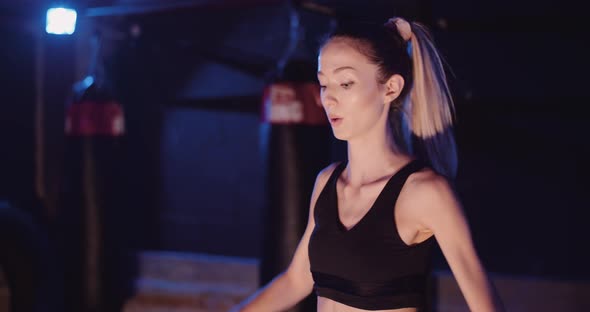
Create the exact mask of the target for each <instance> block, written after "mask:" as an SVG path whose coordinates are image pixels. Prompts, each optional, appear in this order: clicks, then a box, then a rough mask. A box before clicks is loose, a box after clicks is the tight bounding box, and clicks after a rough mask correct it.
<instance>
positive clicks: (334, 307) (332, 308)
mask: <svg viewBox="0 0 590 312" xmlns="http://www.w3.org/2000/svg"><path fill="white" fill-rule="evenodd" d="M417 311H418V309H416V308H402V309H392V310H370V311H369V310H363V309H359V308H355V307H351V306H347V305H345V304H342V303H339V302H336V301H334V300H332V299H328V298H324V297H318V311H317V312H417Z"/></svg>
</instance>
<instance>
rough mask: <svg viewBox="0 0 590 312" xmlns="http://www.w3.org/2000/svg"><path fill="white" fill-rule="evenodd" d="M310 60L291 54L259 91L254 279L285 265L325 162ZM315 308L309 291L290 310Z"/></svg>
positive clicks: (326, 143) (264, 279)
mask: <svg viewBox="0 0 590 312" xmlns="http://www.w3.org/2000/svg"><path fill="white" fill-rule="evenodd" d="M315 72H316V69H315V65H314V64H313V63H311V62H307V61H297V60H291V61H290V62H288V63H287V64H286V66H285V69H284V71H283V75H282V76H281V77H278V79H276V80H275V81H274V82H273V83H271V84H270V85H268V86H267V87H266V89H265V92H264V98H263V99H264V100H263V103H264V105H263V110H262V120H263V123H262V125H261V130H262V131H261V134H262V141H263V144H262V145H261V146H263V147H265V148H266V149H267V150H266V151H263V154H264V155H265V156H266V164H267V187H266V192H267V204H266V207H265V208H266V209H265V211H264V213H263V215H264V223H263V225H264V232H263V233H264V239H263V248H262V249H263V252H262V258H261V265H260V282H261V284H262V285H264V284H267V283H268V282H269V281H270V280H272V279H273V278H274V277H275V276H276V275H277V274H279V273H281V272H283V271H285V269H286V268H287V266H288V265H289V263H290V262H291V259H292V257H293V254H294V252H295V249H296V247H297V245H298V244H299V241H300V240H301V237H302V235H303V232H304V230H305V227H306V224H307V221H308V214H309V202H310V198H311V192H312V190H313V185H314V182H315V178H316V176H317V174H318V173H319V171H320V170H321V169H323V168H324V167H326V166H327V165H328V164H329V162H330V156H331V154H330V135H331V134H330V131H329V127H328V122H327V118H326V115H325V113H324V110H323V108H322V107H321V103H320V94H319V85H318V84H317V82H316V79H315ZM312 310H315V297H313V296H310V297H309V298H307V299H306V300H304V301H303V302H302V303H301V304H299V305H298V306H296V307H294V308H293V309H292V310H290V311H312Z"/></svg>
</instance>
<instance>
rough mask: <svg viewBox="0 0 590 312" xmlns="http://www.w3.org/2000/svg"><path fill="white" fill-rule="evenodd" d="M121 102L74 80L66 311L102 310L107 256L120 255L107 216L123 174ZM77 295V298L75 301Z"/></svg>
mask: <svg viewBox="0 0 590 312" xmlns="http://www.w3.org/2000/svg"><path fill="white" fill-rule="evenodd" d="M124 130H125V127H124V116H123V109H122V107H121V105H120V104H119V103H118V102H117V101H116V100H115V99H114V97H113V96H112V94H111V93H110V92H109V90H108V89H107V88H105V87H104V86H102V85H101V86H98V85H97V84H96V83H94V82H92V77H87V78H86V80H85V81H82V82H79V83H77V84H76V87H75V90H74V97H73V100H72V101H71V104H70V105H69V106H68V107H67V108H66V116H65V134H66V144H65V155H64V160H65V164H64V180H65V181H64V191H63V197H64V198H63V202H62V204H63V205H64V207H63V213H62V214H61V220H62V221H61V223H62V226H63V231H64V233H63V234H64V235H63V236H62V244H63V252H64V262H65V263H64V266H65V268H64V271H65V272H64V273H65V285H64V287H65V291H66V293H67V294H68V298H71V299H68V301H69V303H68V307H67V311H84V312H86V311H102V310H104V305H105V300H108V299H109V298H106V297H105V294H104V292H105V289H106V288H107V287H105V285H103V284H104V281H105V280H107V279H108V277H109V275H110V272H109V270H108V269H107V266H106V261H107V260H108V258H107V257H106V254H107V253H110V255H109V257H113V258H116V253H114V252H113V247H112V242H113V241H114V240H113V239H105V238H108V237H109V235H111V234H110V233H107V229H110V228H107V227H106V226H105V225H106V223H105V219H111V220H112V219H113V218H112V217H110V214H113V213H116V210H117V209H115V207H114V206H115V205H116V204H115V202H116V200H117V199H116V197H117V196H116V195H115V193H114V192H115V190H116V189H118V187H117V186H115V185H114V183H116V182H117V181H118V180H119V179H118V178H117V177H116V176H115V175H117V174H120V171H121V170H119V168H117V166H118V164H119V161H118V160H117V159H118V157H120V156H118V155H120V154H121V153H120V150H119V147H120V141H119V138H120V137H121V136H123V134H124ZM72 299H73V300H72Z"/></svg>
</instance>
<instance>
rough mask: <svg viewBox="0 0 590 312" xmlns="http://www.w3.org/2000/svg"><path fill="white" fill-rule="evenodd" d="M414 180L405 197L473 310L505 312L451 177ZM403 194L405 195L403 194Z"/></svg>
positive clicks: (428, 175) (428, 176)
mask: <svg viewBox="0 0 590 312" xmlns="http://www.w3.org/2000/svg"><path fill="white" fill-rule="evenodd" d="M417 176H418V177H417V178H416V179H413V181H412V183H411V187H410V188H408V189H409V191H408V194H406V196H405V198H406V199H408V202H410V203H411V204H412V206H411V207H412V208H415V209H411V210H413V211H414V212H415V215H414V216H415V217H416V218H417V220H418V223H419V226H420V227H421V229H425V230H427V231H428V230H429V231H431V232H432V233H433V234H434V236H435V237H436V240H437V242H438V244H439V246H440V248H441V250H442V252H443V254H444V256H445V259H446V260H447V263H448V264H449V266H450V268H451V270H452V272H453V275H454V277H455V279H456V280H457V282H458V284H459V288H460V289H461V292H462V293H463V296H464V297H465V300H466V301H467V304H468V305H469V308H470V309H471V310H472V311H482V312H484V311H485V312H488V311H490V312H491V311H503V308H502V304H501V302H500V300H499V297H498V296H497V294H496V292H495V290H494V288H493V285H492V284H491V282H490V281H489V279H488V276H487V274H486V271H485V269H484V267H483V265H482V264H481V261H480V259H479V257H478V255H477V252H476V250H475V247H474V244H473V241H472V238H471V233H470V230H469V225H468V223H467V220H466V218H465V216H464V214H463V211H462V208H461V204H460V203H459V201H458V199H457V197H456V195H455V193H454V192H453V190H452V188H451V187H450V185H449V184H448V182H447V180H446V179H445V178H443V177H442V176H439V175H437V174H435V173H433V172H421V173H419V174H417ZM400 196H401V195H400Z"/></svg>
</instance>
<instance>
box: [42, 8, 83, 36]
mask: <svg viewBox="0 0 590 312" xmlns="http://www.w3.org/2000/svg"><path fill="white" fill-rule="evenodd" d="M77 17H78V14H77V13H76V10H74V9H69V8H64V7H55V8H51V9H48V10H47V23H46V26H45V31H46V32H47V33H48V34H54V35H71V34H73V33H74V31H75V30H76V19H77Z"/></svg>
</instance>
